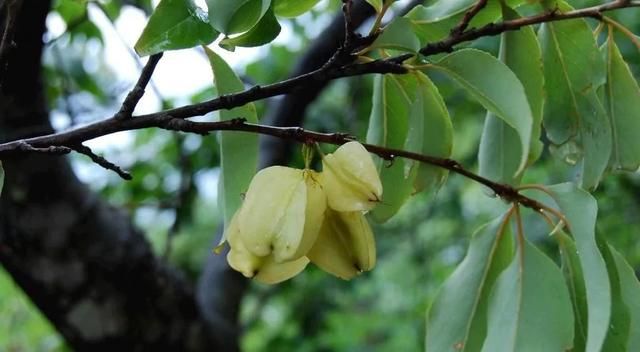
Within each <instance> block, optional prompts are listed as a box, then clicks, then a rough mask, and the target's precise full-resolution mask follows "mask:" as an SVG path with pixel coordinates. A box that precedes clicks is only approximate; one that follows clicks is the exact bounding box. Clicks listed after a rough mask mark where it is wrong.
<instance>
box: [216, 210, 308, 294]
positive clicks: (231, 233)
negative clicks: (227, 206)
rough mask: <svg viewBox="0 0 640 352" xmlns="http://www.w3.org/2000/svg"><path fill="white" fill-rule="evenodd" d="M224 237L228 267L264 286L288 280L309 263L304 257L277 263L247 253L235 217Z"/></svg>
mask: <svg viewBox="0 0 640 352" xmlns="http://www.w3.org/2000/svg"><path fill="white" fill-rule="evenodd" d="M225 237H226V238H227V241H228V242H229V247H230V249H229V253H228V254H227V262H228V263H229V266H231V267H232V268H233V269H234V270H236V271H238V272H240V273H242V275H244V276H245V277H248V278H255V279H256V280H257V281H259V282H262V283H265V284H276V283H278V282H282V281H284V280H287V279H290V278H292V277H293V276H296V275H297V274H298V273H300V272H301V271H302V270H304V268H305V267H306V266H307V264H308V263H309V259H307V258H306V257H301V258H298V259H295V260H292V261H288V262H284V263H277V262H276V261H275V260H274V258H273V255H271V254H270V255H267V256H265V257H259V256H256V255H254V254H252V253H251V252H249V251H248V250H247V248H246V247H245V246H244V244H243V243H242V241H241V240H240V229H239V226H238V217H237V215H236V216H234V217H233V218H232V219H231V222H230V223H229V225H228V227H227V231H226V234H225Z"/></svg>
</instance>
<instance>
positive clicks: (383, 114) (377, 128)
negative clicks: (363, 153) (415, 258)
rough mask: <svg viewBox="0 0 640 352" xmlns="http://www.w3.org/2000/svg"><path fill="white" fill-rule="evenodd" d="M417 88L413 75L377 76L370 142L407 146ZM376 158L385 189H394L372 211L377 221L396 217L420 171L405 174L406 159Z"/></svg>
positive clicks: (387, 192) (389, 145) (396, 147)
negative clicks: (387, 160)
mask: <svg viewBox="0 0 640 352" xmlns="http://www.w3.org/2000/svg"><path fill="white" fill-rule="evenodd" d="M416 89H417V83H416V80H415V79H414V78H413V77H412V76H411V75H402V76H399V75H378V76H376V78H375V79H374V85H373V98H372V100H373V104H372V108H371V117H370V118H369V129H368V131H367V143H371V144H376V145H381V146H386V147H390V148H395V149H402V148H403V147H404V145H405V141H406V139H407V133H408V124H409V115H410V109H411V108H410V107H411V103H412V102H413V101H414V94H415V92H416ZM374 160H375V161H376V164H377V167H378V170H379V172H380V180H381V181H382V188H383V190H393V191H386V192H384V193H383V196H382V201H381V202H380V204H378V206H376V207H375V208H374V209H373V211H372V212H371V213H372V217H373V218H374V220H376V221H380V222H383V221H386V220H388V219H389V218H390V217H391V216H393V215H394V214H395V213H396V212H397V211H398V210H399V209H400V207H401V206H402V205H403V204H404V202H405V201H406V200H407V199H408V198H409V196H410V195H411V193H412V192H413V182H414V180H415V175H416V172H412V173H411V174H410V175H407V176H406V177H405V173H404V170H405V167H404V165H405V163H406V162H407V161H405V160H404V159H403V158H398V159H395V160H393V162H391V163H390V165H389V162H386V161H383V160H381V159H380V158H376V159H374Z"/></svg>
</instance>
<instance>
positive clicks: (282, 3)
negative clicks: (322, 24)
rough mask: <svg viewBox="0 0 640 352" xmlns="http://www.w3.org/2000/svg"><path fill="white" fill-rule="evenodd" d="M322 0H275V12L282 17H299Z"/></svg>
mask: <svg viewBox="0 0 640 352" xmlns="http://www.w3.org/2000/svg"><path fill="white" fill-rule="evenodd" d="M319 1H320V0H274V1H273V3H274V4H273V12H275V14H276V15H277V16H280V17H298V16H300V15H302V14H303V13H305V12H307V11H309V10H311V8H312V7H314V6H315V5H316V4H317V3H318V2H319Z"/></svg>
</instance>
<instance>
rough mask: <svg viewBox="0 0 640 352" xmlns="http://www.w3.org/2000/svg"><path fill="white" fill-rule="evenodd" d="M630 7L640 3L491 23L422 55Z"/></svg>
mask: <svg viewBox="0 0 640 352" xmlns="http://www.w3.org/2000/svg"><path fill="white" fill-rule="evenodd" d="M629 7H640V1H613V2H609V3H606V4H603V5H598V6H592V7H587V8H584V9H578V10H573V11H567V12H558V11H556V10H553V11H547V12H544V13H541V14H538V15H533V16H528V17H521V18H517V19H514V20H509V21H502V22H498V23H489V24H487V25H485V26H482V27H480V28H471V29H469V30H467V31H464V32H461V33H451V35H449V37H447V38H445V39H443V40H441V41H439V42H434V43H430V44H428V45H427V46H425V47H424V48H422V49H420V54H422V55H425V56H430V55H434V54H440V53H443V52H451V51H452V50H453V47H454V46H455V45H458V44H460V43H464V42H468V41H472V40H476V39H479V38H482V37H490V36H495V35H499V34H501V33H503V32H507V31H515V30H518V29H520V28H522V27H525V26H531V25H534V24H540V23H546V22H555V21H563V20H570V19H575V18H586V17H590V18H595V19H597V20H600V19H601V18H602V14H603V13H604V12H608V11H613V10H618V9H623V8H629ZM402 57H404V58H406V59H408V58H410V57H411V55H403V56H402Z"/></svg>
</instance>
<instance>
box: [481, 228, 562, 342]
mask: <svg viewBox="0 0 640 352" xmlns="http://www.w3.org/2000/svg"><path fill="white" fill-rule="evenodd" d="M522 249H523V251H524V253H522V252H521V251H518V252H517V253H516V255H515V257H514V259H513V261H512V262H511V264H510V265H509V267H508V268H507V269H506V270H505V271H504V272H503V273H502V274H501V275H500V277H499V278H498V280H497V281H496V283H495V285H494V288H493V291H492V292H491V298H490V303H489V308H488V327H487V338H486V340H485V343H484V345H483V347H482V351H486V352H502V351H513V352H526V351H566V350H569V349H570V348H571V346H572V341H573V313H572V311H571V301H570V299H569V292H568V290H567V286H566V285H565V283H564V281H563V279H562V273H561V272H560V269H559V268H558V267H557V266H556V265H555V263H553V261H552V260H551V259H549V258H548V257H547V256H545V255H544V254H542V252H540V251H539V250H538V249H537V248H536V247H534V246H533V245H532V244H530V243H529V242H528V241H526V240H525V241H524V244H523V247H522Z"/></svg>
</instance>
